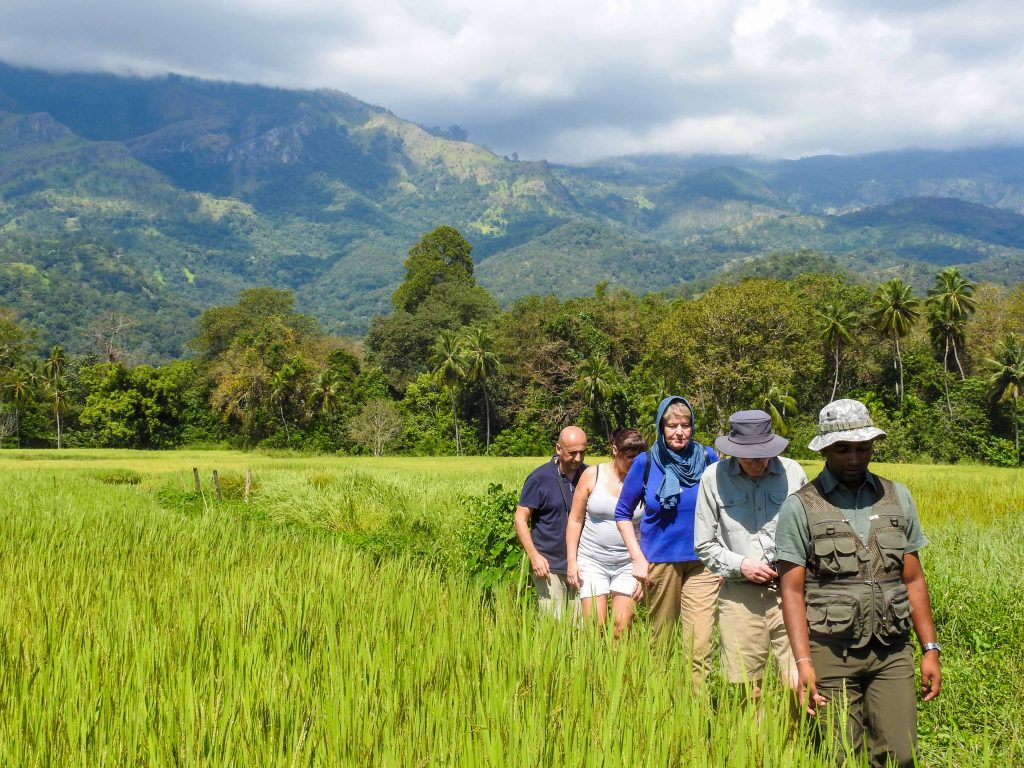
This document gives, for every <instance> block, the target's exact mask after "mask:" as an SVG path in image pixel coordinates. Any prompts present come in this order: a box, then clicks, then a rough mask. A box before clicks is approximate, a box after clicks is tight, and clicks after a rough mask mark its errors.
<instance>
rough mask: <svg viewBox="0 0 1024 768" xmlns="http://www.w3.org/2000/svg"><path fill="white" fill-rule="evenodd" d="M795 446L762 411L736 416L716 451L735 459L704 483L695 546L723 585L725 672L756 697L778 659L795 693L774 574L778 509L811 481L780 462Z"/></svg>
mask: <svg viewBox="0 0 1024 768" xmlns="http://www.w3.org/2000/svg"><path fill="white" fill-rule="evenodd" d="M787 445H789V441H788V440H786V439H785V438H783V437H780V436H779V435H777V434H775V432H774V431H773V430H772V420H771V417H770V416H769V415H768V414H767V413H765V412H764V411H756V410H755V411H738V412H736V413H734V414H733V415H732V416H730V417H729V433H728V434H726V435H723V436H721V437H719V438H718V439H717V440H715V449H716V450H717V451H718V452H719V453H720V454H727V455H728V456H729V458H727V459H724V460H722V461H719V462H718V463H717V464H713V465H711V466H710V467H708V469H707V470H706V471H705V472H704V475H703V476H702V477H701V481H700V489H699V491H698V494H697V510H696V515H697V519H696V527H695V535H694V539H695V542H696V549H697V554H698V555H700V558H701V560H703V561H704V564H705V565H706V566H707V567H708V568H709V569H710V570H711V571H713V572H714V573H717V574H718V575H719V576H721V577H722V578H723V583H722V589H721V591H720V592H719V596H718V626H719V632H720V634H721V638H722V665H723V667H724V668H725V674H726V678H727V679H728V680H729V682H730V683H736V684H739V683H745V684H747V685H748V686H750V688H749V693H750V695H751V696H752V697H756V696H757V695H758V694H759V693H760V686H761V678H762V676H763V674H764V669H765V666H766V665H767V663H768V659H769V657H770V656H771V655H773V654H774V656H775V660H776V662H777V663H778V665H779V671H780V673H781V675H782V677H783V678H784V679H786V680H787V681H789V683H790V687H792V688H795V687H796V664H794V658H793V653H792V651H791V650H790V646H789V639H788V637H787V636H786V627H785V624H784V623H783V621H782V607H781V601H780V598H779V591H778V582H777V579H778V573H777V572H776V570H775V524H776V522H777V519H778V512H779V506H780V505H781V504H782V502H783V501H784V500H785V498H786V497H787V496H788V495H789V494H790V493H793V492H794V491H796V490H797V489H798V488H800V487H801V486H802V485H804V483H806V482H807V475H806V474H804V470H803V467H801V466H800V465H799V464H797V463H796V462H795V461H793V460H792V459H785V458H782V457H780V456H779V454H780V453H782V452H783V451H784V450H785V449H786V446H787Z"/></svg>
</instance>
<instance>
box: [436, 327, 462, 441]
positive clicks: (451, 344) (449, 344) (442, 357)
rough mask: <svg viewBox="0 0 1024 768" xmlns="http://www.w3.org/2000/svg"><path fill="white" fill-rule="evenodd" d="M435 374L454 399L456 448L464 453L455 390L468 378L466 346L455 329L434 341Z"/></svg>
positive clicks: (443, 333) (442, 332) (443, 332)
mask: <svg viewBox="0 0 1024 768" xmlns="http://www.w3.org/2000/svg"><path fill="white" fill-rule="evenodd" d="M430 364H431V365H432V366H434V375H435V376H437V378H438V379H439V380H440V382H441V386H443V387H444V388H445V389H446V390H448V394H449V395H450V396H451V399H452V418H453V419H454V420H455V450H456V452H457V453H458V454H459V455H460V456H461V455H462V437H461V435H460V434H459V414H458V411H457V409H456V407H455V392H456V391H457V390H458V388H459V386H460V385H461V384H462V382H464V381H465V380H466V348H465V345H464V344H463V341H462V339H461V338H460V337H459V336H458V335H456V333H455V331H450V330H444V331H441V333H440V334H439V335H438V337H437V339H436V340H435V341H434V348H433V351H432V354H431V356H430Z"/></svg>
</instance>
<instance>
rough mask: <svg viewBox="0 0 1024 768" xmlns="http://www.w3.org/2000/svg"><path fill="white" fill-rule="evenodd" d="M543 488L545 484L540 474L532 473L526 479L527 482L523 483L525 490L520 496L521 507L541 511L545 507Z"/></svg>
mask: <svg viewBox="0 0 1024 768" xmlns="http://www.w3.org/2000/svg"><path fill="white" fill-rule="evenodd" d="M542 487H543V483H542V482H541V479H540V473H539V472H537V471H534V472H531V473H530V476H529V477H527V478H526V482H525V483H523V490H522V491H521V492H520V494H519V506H521V507H526V508H527V509H540V508H541V507H543V506H544V504H543V494H542V492H541V489H542Z"/></svg>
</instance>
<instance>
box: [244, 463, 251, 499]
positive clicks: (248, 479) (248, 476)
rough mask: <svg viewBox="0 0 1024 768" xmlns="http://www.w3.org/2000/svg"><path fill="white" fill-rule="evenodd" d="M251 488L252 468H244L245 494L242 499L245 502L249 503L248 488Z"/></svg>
mask: <svg viewBox="0 0 1024 768" xmlns="http://www.w3.org/2000/svg"><path fill="white" fill-rule="evenodd" d="M250 488H252V470H251V469H247V470H245V496H244V497H243V498H244V501H245V503H246V504H248V503H249V489H250Z"/></svg>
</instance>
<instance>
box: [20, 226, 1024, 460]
mask: <svg viewBox="0 0 1024 768" xmlns="http://www.w3.org/2000/svg"><path fill="white" fill-rule="evenodd" d="M471 254H472V246H471V245H470V244H469V243H468V242H467V241H466V239H465V238H464V237H463V236H462V234H461V233H459V232H458V231H457V230H456V229H454V228H452V227H447V226H443V227H438V228H437V229H435V230H433V231H432V232H429V233H427V234H425V235H424V236H423V237H422V238H421V240H420V241H419V242H417V243H416V244H415V245H414V246H413V247H412V248H411V249H410V251H409V256H408V258H407V260H406V262H405V269H406V274H405V279H404V280H403V282H402V283H401V285H400V286H399V287H398V288H397V289H396V290H395V292H394V294H393V296H392V303H393V307H394V310H393V312H392V313H391V314H390V315H387V316H379V317H377V318H375V319H374V321H373V323H372V325H371V328H370V331H369V333H368V334H367V336H366V338H365V339H363V340H362V341H361V342H355V341H353V340H351V339H346V338H340V337H332V336H330V335H328V334H326V333H324V332H323V331H322V330H321V328H320V326H319V324H318V323H317V321H316V320H315V319H314V318H312V317H309V316H307V315H304V314H301V313H299V312H297V311H296V310H295V305H294V296H293V294H292V293H291V292H289V291H284V290H277V289H273V288H254V289H248V290H244V291H242V292H241V294H240V295H239V298H238V301H237V302H236V303H235V304H232V305H227V306H219V307H213V308H210V309H208V310H206V311H205V312H204V313H203V314H202V316H201V317H200V318H199V323H198V329H197V331H196V334H195V336H194V338H193V339H192V341H191V342H190V344H189V347H190V351H191V353H192V354H191V357H189V358H188V359H185V360H178V361H175V362H171V363H169V364H166V365H157V366H150V365H135V366H133V365H130V364H128V363H127V362H126V361H125V359H123V357H122V356H121V355H120V354H119V350H118V349H117V348H116V345H114V344H112V343H106V344H105V345H104V347H103V348H102V349H98V350H97V352H96V353H93V354H79V355H71V354H67V353H66V352H65V351H64V350H63V349H62V348H61V346H59V345H58V346H54V347H52V348H51V349H50V350H48V352H47V353H46V354H44V355H40V354H39V353H38V351H37V341H36V338H35V334H34V333H33V330H32V329H31V328H26V327H25V326H24V325H22V324H19V323H18V321H17V317H16V314H15V313H14V311H13V310H5V311H2V312H0V393H2V395H0V441H2V442H0V444H2V445H4V446H32V447H35V446H53V447H58V448H61V447H86V446H104V447H131V448H150V449H159V448H171V447H177V446H183V445H191V446H203V445H207V446H214V445H232V446H237V447H263V448H292V449H299V450H309V451H323V452H344V453H373V454H380V453H384V452H395V453H406V454H431V455H435V454H482V453H490V454H493V455H537V454H543V453H545V452H547V451H548V450H550V446H551V443H552V440H553V436H554V435H555V434H557V432H558V430H559V429H560V428H561V427H562V426H564V425H566V424H568V423H577V424H580V425H583V426H584V427H585V428H587V430H588V432H589V434H590V436H591V444H592V446H594V448H595V449H597V450H604V449H606V447H607V440H608V437H609V435H610V433H611V431H612V430H613V429H615V428H616V427H619V426H634V425H640V426H644V425H648V428H649V425H651V424H652V423H653V416H654V409H655V407H656V405H657V403H658V402H659V401H660V399H661V398H662V397H663V396H665V395H666V394H669V393H679V394H684V395H686V396H687V397H688V398H690V399H691V401H692V402H693V403H694V406H695V408H696V417H697V418H696V421H697V424H696V427H697V429H696V437H697V439H699V440H702V441H710V440H712V439H713V437H714V436H715V435H717V434H719V433H720V432H721V431H722V430H723V429H725V428H726V427H727V423H728V416H729V414H730V413H731V412H733V411H735V410H738V409H742V408H749V407H758V408H762V409H764V410H766V411H768V412H769V413H770V414H771V415H772V417H773V420H774V421H775V428H776V430H777V431H778V432H780V433H782V434H784V435H788V436H790V437H792V438H793V441H792V444H791V449H790V454H791V455H794V456H798V457H799V456H800V455H802V453H803V452H804V450H805V449H804V446H805V445H806V443H807V441H808V440H809V438H810V436H811V435H812V434H813V432H814V428H815V426H814V425H815V421H816V418H817V412H818V410H819V409H820V407H821V406H822V405H824V404H825V403H826V402H828V401H830V400H832V399H835V398H836V397H843V396H849V397H855V398H857V399H860V400H863V401H864V402H866V403H867V404H868V405H869V407H870V408H871V410H872V413H873V415H874V417H875V419H876V422H877V423H879V424H880V425H881V426H882V427H883V428H884V429H886V430H887V432H888V433H889V438H888V439H887V440H886V441H883V443H880V444H879V452H878V453H879V458H880V459H882V460H899V461H941V462H959V461H978V462H986V463H992V464H999V465H1007V466H1012V465H1017V464H1019V463H1020V455H1021V453H1020V410H1019V400H1020V396H1021V393H1022V386H1024V286H1016V287H1015V288H1005V287H1001V286H997V285H994V284H976V283H973V282H971V281H970V280H968V279H967V278H966V277H965V276H964V275H962V274H961V273H960V272H959V271H958V270H957V269H956V268H953V267H949V268H945V269H942V270H940V271H939V272H938V273H937V274H936V275H935V279H934V283H933V285H931V286H926V287H925V290H924V291H922V292H920V293H917V292H915V291H914V290H913V287H912V286H911V285H908V284H907V283H905V282H904V281H903V280H902V279H900V278H899V277H893V278H891V279H889V280H887V281H886V282H884V283H882V284H881V285H868V284H865V283H863V282H861V281H859V280H857V279H856V277H849V276H845V275H841V274H828V273H808V274H799V275H795V276H791V277H789V278H788V279H782V278H768V277H756V276H755V277H750V276H747V277H744V278H743V279H740V280H737V281H735V282H725V283H720V284H717V285H713V286H710V287H708V288H707V289H706V290H703V291H702V292H700V293H697V294H694V295H692V296H687V297H680V296H675V297H671V296H670V295H669V291H672V290H677V289H678V287H677V286H666V292H665V293H651V294H647V295H643V296H638V295H635V294H632V293H630V292H628V291H625V290H618V289H612V288H610V287H609V286H608V285H607V284H605V283H602V284H599V285H598V286H597V287H596V288H595V290H594V293H593V295H590V296H585V297H579V298H568V299H560V298H558V297H557V296H555V295H554V292H555V291H556V290H557V288H558V286H557V285H552V293H551V294H550V295H547V296H528V297H525V298H523V299H520V300H518V301H516V302H515V303H513V304H512V305H511V306H509V307H507V308H504V309H503V308H501V307H500V306H498V304H497V302H496V301H495V300H494V298H493V297H492V296H491V295H490V293H489V292H488V291H487V290H486V289H484V288H483V287H482V286H480V285H477V283H476V281H475V279H474V276H473V260H472V255H471ZM551 258H552V259H557V258H558V256H557V254H552V255H551ZM795 258H796V261H797V262H802V261H806V254H797V255H796V257H795ZM108 341H109V340H108Z"/></svg>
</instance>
